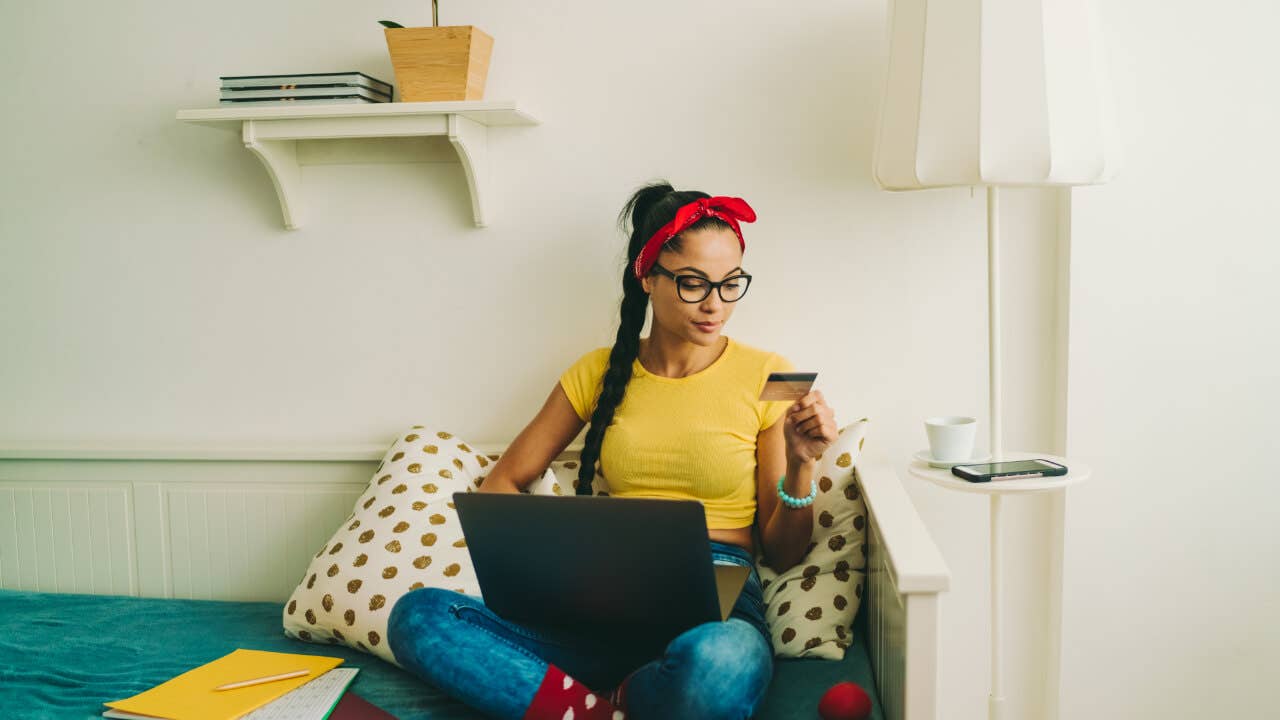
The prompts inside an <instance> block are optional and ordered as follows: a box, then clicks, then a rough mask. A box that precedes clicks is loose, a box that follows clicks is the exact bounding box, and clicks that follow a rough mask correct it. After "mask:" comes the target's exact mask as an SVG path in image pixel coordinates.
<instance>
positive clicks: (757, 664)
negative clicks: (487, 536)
mask: <svg viewBox="0 0 1280 720" xmlns="http://www.w3.org/2000/svg"><path fill="white" fill-rule="evenodd" d="M711 558H712V561H713V562H716V563H721V564H723V563H729V564H734V565H743V566H746V567H750V568H751V575H750V576H749V577H748V578H747V582H746V584H745V585H744V586H743V589H742V593H741V594H740V595H739V596H738V600H737V602H736V603H735V604H734V606H733V611H732V612H731V613H730V616H729V619H728V620H726V621H724V622H707V623H703V624H701V625H698V626H697V627H695V628H692V629H690V630H686V631H685V632H683V633H681V634H680V635H679V636H677V637H676V638H675V639H674V640H672V641H671V642H670V643H668V644H667V646H666V648H665V650H661V651H660V652H659V653H656V657H655V653H653V652H649V653H644V651H642V650H637V649H636V648H635V647H629V646H626V645H625V644H622V643H618V642H617V641H616V640H613V641H611V640H610V638H607V637H599V636H596V637H591V636H587V635H585V634H575V633H573V632H572V631H569V630H546V629H533V628H530V627H526V626H523V625H520V624H518V623H513V622H509V621H507V620H503V619H502V618H499V617H498V616H497V615H495V614H494V613H493V612H492V611H491V610H489V609H488V608H487V607H485V605H484V602H483V601H482V600H481V599H480V598H476V597H471V596H469V595H463V594H460V593H456V592H452V591H449V590H441V589H437V588H422V589H419V590H414V591H413V592H411V593H409V594H408V595H405V596H404V597H402V598H400V600H399V602H397V603H396V604H395V607H394V608H392V610H391V617H390V619H389V622H388V625H387V642H388V644H389V645H390V647H391V651H392V653H394V654H395V657H396V660H397V661H399V663H400V664H401V665H402V666H403V667H404V668H405V669H406V670H409V671H411V672H413V673H415V674H417V675H418V676H419V677H422V678H424V679H425V680H427V681H428V682H430V683H431V684H433V685H435V686H437V687H439V688H440V689H442V690H444V691H445V692H446V693H448V694H449V695H451V696H453V697H454V698H457V699H458V700H461V701H462V702H464V703H466V704H467V705H470V706H471V707H473V708H476V709H477V710H480V711H482V712H484V713H485V714H486V715H488V716H490V717H494V718H514V719H516V720H519V718H521V717H523V716H524V713H525V710H526V709H527V708H528V706H529V703H531V702H532V701H533V696H534V694H535V693H536V692H537V690H538V686H539V685H541V684H542V677H543V675H545V674H546V671H547V665H548V663H551V664H554V665H555V666H556V667H558V668H560V669H561V670H563V671H564V672H565V673H566V674H568V675H569V676H570V677H572V678H574V679H576V680H578V681H580V682H581V683H583V684H584V685H586V686H587V687H588V688H591V689H592V690H593V691H595V692H597V693H598V694H600V695H605V694H607V693H608V692H609V691H610V690H612V689H613V688H614V687H615V686H616V685H617V684H618V683H620V682H621V681H622V680H623V678H625V677H626V676H627V674H628V673H632V672H633V671H634V674H633V675H632V677H631V679H630V681H629V682H628V683H627V694H626V703H627V707H626V714H627V717H628V718H629V719H631V720H647V719H648V718H666V719H670V720H680V719H681V718H697V719H698V720H714V719H715V718H733V719H734V720H742V719H743V718H748V717H750V716H751V714H752V713H753V712H755V710H756V708H757V707H758V706H759V704H760V702H761V701H762V700H763V699H764V695H765V691H766V690H767V689H768V687H769V681H770V679H772V677H773V647H772V645H771V643H770V640H769V627H768V625H767V624H766V623H765V618H764V609H765V608H764V592H763V590H761V587H760V576H759V575H758V574H756V570H755V565H754V563H753V561H752V558H751V556H750V555H749V554H748V553H747V551H746V550H744V549H743V548H740V547H738V546H736V545H730V544H725V543H720V542H716V541H714V540H713V541H711Z"/></svg>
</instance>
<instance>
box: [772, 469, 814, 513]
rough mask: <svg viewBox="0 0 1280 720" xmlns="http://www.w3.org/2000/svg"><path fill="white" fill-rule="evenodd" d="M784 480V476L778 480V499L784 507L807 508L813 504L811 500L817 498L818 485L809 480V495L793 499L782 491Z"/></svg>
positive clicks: (785, 477)
mask: <svg viewBox="0 0 1280 720" xmlns="http://www.w3.org/2000/svg"><path fill="white" fill-rule="evenodd" d="M786 479H787V476H786V475H783V476H782V477H780V478H778V497H779V498H780V499H781V500H782V503H783V504H784V505H786V506H787V507H789V508H802V507H808V506H809V505H812V504H813V499H814V498H816V497H818V483H816V482H814V481H813V480H810V481H809V495H808V496H807V497H803V498H794V497H791V496H790V495H788V494H787V491H786V490H783V489H782V483H783V481H784V480H786Z"/></svg>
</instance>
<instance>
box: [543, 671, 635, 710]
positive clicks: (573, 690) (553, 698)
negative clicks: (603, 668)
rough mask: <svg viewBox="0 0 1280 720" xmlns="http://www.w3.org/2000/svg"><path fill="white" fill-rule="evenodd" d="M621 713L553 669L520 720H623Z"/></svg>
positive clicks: (548, 672)
mask: <svg viewBox="0 0 1280 720" xmlns="http://www.w3.org/2000/svg"><path fill="white" fill-rule="evenodd" d="M625 718H626V716H625V714H624V713H622V712H621V711H619V710H618V709H617V708H615V707H614V706H613V705H612V704H610V703H609V699H608V698H607V697H605V696H603V695H598V694H596V693H595V692H593V691H592V690H591V689H590V688H588V687H587V686H586V685H583V684H582V683H580V682H578V681H577V680H574V679H573V678H571V677H569V676H568V675H566V674H565V673H564V671H563V670H561V669H560V668H558V667H556V666H555V665H551V664H548V665H547V674H546V675H543V676H542V684H541V685H539V686H538V691H537V692H536V693H534V695H533V702H531V703H529V707H528V709H526V710H525V713H524V718H523V720H625Z"/></svg>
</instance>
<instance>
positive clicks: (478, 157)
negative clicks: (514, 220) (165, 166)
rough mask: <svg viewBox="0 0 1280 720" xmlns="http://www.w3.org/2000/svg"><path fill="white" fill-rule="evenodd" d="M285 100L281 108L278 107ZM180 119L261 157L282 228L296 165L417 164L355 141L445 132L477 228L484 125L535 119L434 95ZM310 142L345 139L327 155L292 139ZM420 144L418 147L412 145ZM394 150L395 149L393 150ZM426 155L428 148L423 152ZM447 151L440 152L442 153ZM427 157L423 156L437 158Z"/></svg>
mask: <svg viewBox="0 0 1280 720" xmlns="http://www.w3.org/2000/svg"><path fill="white" fill-rule="evenodd" d="M286 105H287V107H286ZM178 119H179V120H182V121H184V122H191V123H198V124H202V125H211V126H214V127H221V128H225V129H227V130H232V131H235V130H239V131H240V134H241V140H242V141H243V142H244V146H245V148H246V149H248V150H249V151H250V152H252V153H253V154H254V155H255V156H257V158H258V160H259V161H261V162H262V166H263V167H264V168H266V170H267V176H268V177H270V178H271V184H272V185H273V186H274V187H275V190H276V198H277V199H278V200H279V201H280V213H281V215H283V216H284V225H285V227H286V228H288V229H290V230H294V229H297V228H299V227H301V226H302V222H303V220H304V219H305V218H306V208H305V207H304V204H303V200H302V192H303V188H302V171H301V168H300V165H307V164H311V163H325V162H326V161H327V160H328V161H330V162H331V160H330V159H331V158H332V157H334V156H335V155H336V156H339V157H341V158H342V161H341V162H343V163H370V162H372V163H379V162H424V160H422V159H421V156H417V155H414V154H413V153H409V154H401V153H398V152H397V153H396V154H395V155H394V157H390V156H389V155H388V150H387V148H388V147H389V146H387V145H386V144H385V143H368V142H361V141H363V140H370V139H375V138H418V137H427V136H435V137H445V138H448V139H449V144H450V145H451V146H452V147H453V151H454V152H455V153H457V156H458V161H459V164H460V165H461V166H462V172H463V174H464V175H465V176H466V180H467V190H468V191H469V192H470V193H471V216H472V219H473V221H474V222H475V225H476V227H484V226H485V224H486V222H487V220H488V217H489V216H491V215H492V214H493V207H492V204H491V203H492V200H490V199H489V197H488V196H489V194H490V190H491V188H490V183H491V182H492V178H491V172H490V168H489V128H491V127H517V126H528V125H537V124H538V121H537V119H535V118H534V117H533V116H531V115H529V114H528V113H527V112H525V111H523V110H521V109H520V108H518V107H516V105H515V103H513V102H510V101H441V102H409V103H405V102H397V103H364V104H351V105H301V104H299V105H297V106H294V105H293V104H292V103H283V104H281V105H279V106H255V107H219V108H210V109H205V110H179V111H178ZM313 140H341V141H352V142H351V143H350V144H349V145H348V144H347V143H346V142H344V143H343V144H342V145H338V146H333V147H340V148H343V149H342V151H341V152H338V153H336V154H335V153H334V152H333V150H332V148H330V147H328V146H326V148H325V149H324V150H323V151H321V152H319V153H317V152H315V151H316V150H317V149H318V148H316V147H312V146H309V145H303V146H302V147H301V148H299V145H298V143H299V142H300V141H301V142H310V141H313ZM419 147H420V146H419ZM396 150H398V148H397V149H396ZM428 154H430V153H428ZM446 156H447V153H446ZM443 159H444V158H442V157H435V156H432V157H431V159H430V160H425V162H439V161H441V160H443Z"/></svg>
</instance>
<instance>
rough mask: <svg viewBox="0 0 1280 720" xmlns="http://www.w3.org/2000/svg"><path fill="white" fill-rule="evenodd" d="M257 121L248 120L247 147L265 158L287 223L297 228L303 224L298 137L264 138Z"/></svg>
mask: <svg viewBox="0 0 1280 720" xmlns="http://www.w3.org/2000/svg"><path fill="white" fill-rule="evenodd" d="M257 122H258V121H256V120H245V121H244V146H245V147H246V148H248V149H249V151H250V152H252V153H253V154H254V155H257V156H258V159H259V160H261V161H262V165H263V167H265V168H266V169H267V176H268V177H270V178H271V184H272V185H274V186H275V188H276V197H277V198H279V200H280V212H281V214H283V215H284V226H285V227H286V228H288V229H290V230H297V229H298V228H299V227H300V226H301V225H302V215H303V211H302V171H301V170H300V169H299V167H298V141H297V140H264V139H260V138H259V137H258V132H257V130H258V128H257Z"/></svg>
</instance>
